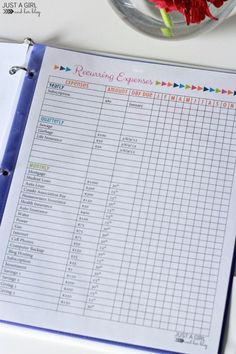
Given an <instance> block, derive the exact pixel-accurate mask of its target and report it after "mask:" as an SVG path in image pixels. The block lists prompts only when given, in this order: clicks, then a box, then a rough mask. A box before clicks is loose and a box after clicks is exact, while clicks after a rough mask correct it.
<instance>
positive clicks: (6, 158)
mask: <svg viewBox="0 0 236 354" xmlns="http://www.w3.org/2000/svg"><path fill="white" fill-rule="evenodd" d="M14 46H15V45H14ZM27 48H28V45H27ZM30 53H31V54H30V58H29V60H28V62H26V63H25V64H26V65H27V72H25V71H24V70H19V71H20V72H19V73H18V72H17V73H16V74H15V75H13V76H17V75H18V74H19V75H20V78H19V79H18V80H24V81H23V84H22V87H21V90H20V93H19V100H18V102H15V103H14V101H13V102H12V104H13V107H14V106H15V113H13V112H12V109H13V107H12V109H11V110H9V112H10V114H9V118H10V117H11V115H12V116H13V119H10V120H11V121H12V125H11V128H10V127H6V129H5V133H7V130H9V131H10V135H9V139H8V140H7V144H6V148H5V147H4V146H2V147H1V148H2V150H4V154H3V156H2V159H1V164H0V167H1V174H0V222H1V219H2V214H3V211H4V208H5V203H6V200H7V195H8V191H9V188H10V185H11V180H12V177H13V174H14V169H15V164H16V161H17V157H18V152H19V149H20V145H21V141H22V138H23V134H24V129H25V125H26V122H27V119H28V113H29V110H30V106H31V103H32V99H33V95H34V90H35V86H36V83H37V79H38V75H39V71H40V66H41V63H42V57H43V53H44V46H42V45H34V46H33V48H32V49H31V50H30ZM15 60H17V58H16V59H15ZM14 63H17V62H16V61H15V62H14ZM14 65H15V64H14ZM9 69H10V67H8V69H7V74H8V75H10V74H9ZM22 71H23V74H22ZM23 75H24V79H23ZM18 83H19V81H18ZM16 90H17V88H15V89H12V92H13V93H14V92H15V91H16ZM8 95H9V91H8ZM7 101H9V100H7ZM8 103H9V104H10V102H8ZM8 109H9V108H8Z"/></svg>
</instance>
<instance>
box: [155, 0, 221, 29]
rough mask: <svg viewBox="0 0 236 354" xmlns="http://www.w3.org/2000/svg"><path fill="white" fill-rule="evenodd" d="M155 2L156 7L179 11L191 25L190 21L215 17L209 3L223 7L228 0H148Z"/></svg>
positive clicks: (168, 10)
mask: <svg viewBox="0 0 236 354" xmlns="http://www.w3.org/2000/svg"><path fill="white" fill-rule="evenodd" d="M148 1H149V2H153V3H154V4H155V6H156V7H158V8H160V9H165V10H166V11H167V12H170V11H179V12H181V13H182V14H183V15H184V16H185V18H186V22H187V24H188V25H189V24H190V23H200V22H201V21H202V20H204V19H205V17H206V16H207V17H210V18H211V19H213V20H217V18H216V17H214V16H213V15H212V14H211V12H210V10H209V7H208V3H211V4H213V5H214V6H215V7H221V6H222V5H223V3H224V1H227V0H148Z"/></svg>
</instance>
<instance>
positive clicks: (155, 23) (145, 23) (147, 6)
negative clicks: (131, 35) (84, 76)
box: [110, 0, 236, 40]
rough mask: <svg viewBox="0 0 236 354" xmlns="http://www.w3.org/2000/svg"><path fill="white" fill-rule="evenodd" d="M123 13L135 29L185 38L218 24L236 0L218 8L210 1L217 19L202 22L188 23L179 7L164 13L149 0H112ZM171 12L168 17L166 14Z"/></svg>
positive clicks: (167, 36) (211, 8) (168, 37)
mask: <svg viewBox="0 0 236 354" xmlns="http://www.w3.org/2000/svg"><path fill="white" fill-rule="evenodd" d="M110 1H111V3H112V5H113V6H114V8H115V9H116V10H117V11H118V13H119V14H120V16H121V17H122V18H123V19H124V20H125V21H126V22H128V23H129V24H130V25H131V26H132V27H134V28H135V29H137V30H139V31H141V32H143V33H146V34H148V35H150V36H152V37H156V38H159V39H168V40H175V39H184V38H189V37H193V36H194V35H198V34H200V33H202V32H205V31H208V30H210V29H213V28H214V27H216V26H218V25H219V24H220V23H221V22H222V21H223V20H224V19H225V18H226V17H228V15H229V14H230V12H231V11H232V10H233V9H234V8H235V6H236V0H227V1H225V2H224V4H223V5H222V6H221V7H219V8H217V7H215V6H214V5H213V4H210V5H209V9H210V12H211V14H212V15H213V16H214V17H216V18H217V20H214V19H211V18H209V17H206V18H205V20H203V21H202V22H201V23H199V24H189V25H187V24H186V20H185V17H184V16H183V15H182V14H181V13H180V12H178V11H172V12H169V13H167V14H164V15H163V13H162V14H161V11H160V10H159V9H158V8H156V7H155V6H154V4H153V3H151V2H149V1H148V0H110ZM165 15H167V17H165Z"/></svg>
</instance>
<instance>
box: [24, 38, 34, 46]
mask: <svg viewBox="0 0 236 354" xmlns="http://www.w3.org/2000/svg"><path fill="white" fill-rule="evenodd" d="M24 43H25V44H28V45H34V41H33V39H32V38H29V37H27V38H25V39H24Z"/></svg>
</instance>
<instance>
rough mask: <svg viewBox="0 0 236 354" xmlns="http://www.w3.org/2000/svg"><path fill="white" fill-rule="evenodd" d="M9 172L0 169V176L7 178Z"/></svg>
mask: <svg viewBox="0 0 236 354" xmlns="http://www.w3.org/2000/svg"><path fill="white" fill-rule="evenodd" d="M8 175H9V171H8V170H7V169H5V168H2V167H0V176H8Z"/></svg>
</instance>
